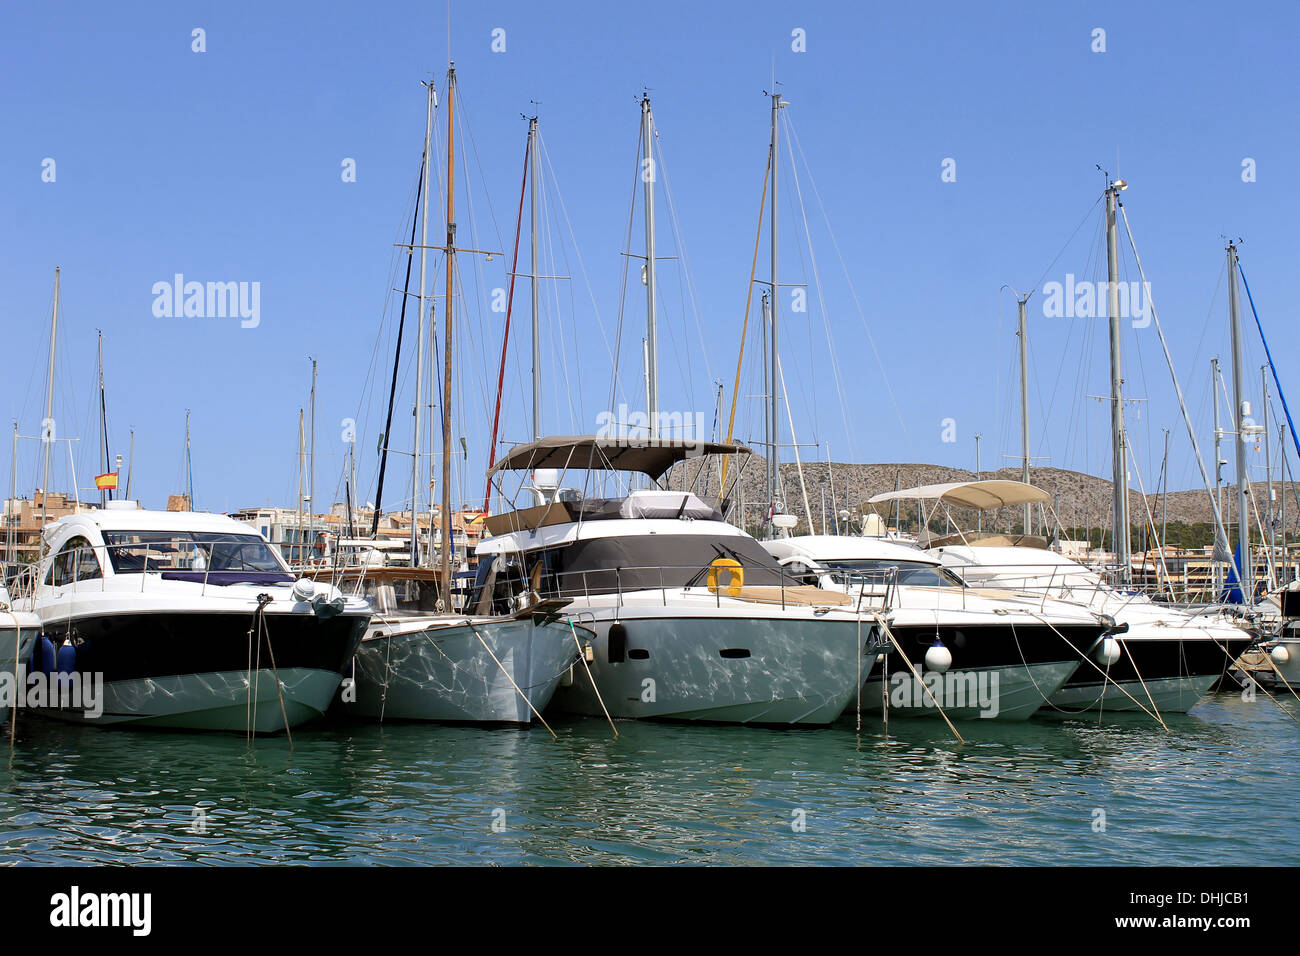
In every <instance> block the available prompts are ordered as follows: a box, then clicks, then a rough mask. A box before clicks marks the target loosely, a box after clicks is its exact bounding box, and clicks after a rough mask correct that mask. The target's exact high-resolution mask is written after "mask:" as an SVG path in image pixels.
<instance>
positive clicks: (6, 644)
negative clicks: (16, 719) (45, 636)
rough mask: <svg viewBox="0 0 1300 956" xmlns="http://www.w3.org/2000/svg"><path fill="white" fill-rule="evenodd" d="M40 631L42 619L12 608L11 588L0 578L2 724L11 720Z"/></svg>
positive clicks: (0, 694)
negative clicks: (27, 664)
mask: <svg viewBox="0 0 1300 956" xmlns="http://www.w3.org/2000/svg"><path fill="white" fill-rule="evenodd" d="M40 632H41V619H40V618H39V617H37V616H36V615H35V614H32V613H31V612H30V611H19V610H15V609H14V607H13V601H12V600H11V598H10V594H9V588H8V586H7V584H6V582H5V581H4V580H2V579H0V724H2V723H4V722H5V721H6V720H8V719H9V712H10V710H11V709H12V708H13V707H14V705H15V704H17V703H18V702H19V701H20V699H21V695H22V692H21V690H20V687H22V686H23V685H25V683H26V675H25V664H26V661H27V658H28V657H29V656H30V655H31V652H32V647H33V646H35V644H36V638H37V635H39V634H40Z"/></svg>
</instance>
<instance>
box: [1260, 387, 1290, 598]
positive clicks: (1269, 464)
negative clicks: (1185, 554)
mask: <svg viewBox="0 0 1300 956" xmlns="http://www.w3.org/2000/svg"><path fill="white" fill-rule="evenodd" d="M1259 377H1260V381H1261V384H1262V385H1263V388H1262V390H1261V393H1260V394H1261V397H1262V398H1263V400H1264V404H1263V406H1262V407H1263V411H1264V420H1263V421H1262V422H1261V425H1262V426H1263V429H1264V472H1265V474H1266V475H1267V477H1268V507H1267V508H1266V509H1265V512H1264V514H1265V521H1266V522H1267V524H1266V527H1267V528H1268V566H1269V567H1270V568H1272V567H1273V556H1274V550H1275V549H1276V548H1277V529H1276V527H1275V526H1274V524H1273V449H1272V448H1270V447H1269V441H1270V440H1271V439H1270V438H1269V434H1268V414H1269V403H1268V366H1267V365H1261V366H1260V368H1259ZM1284 500H1285V496H1284ZM1271 583H1272V584H1273V586H1276V585H1277V583H1278V582H1277V580H1276V578H1275V579H1274V580H1273V581H1272V582H1271Z"/></svg>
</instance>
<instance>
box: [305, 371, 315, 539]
mask: <svg viewBox="0 0 1300 956" xmlns="http://www.w3.org/2000/svg"><path fill="white" fill-rule="evenodd" d="M310 402H311V416H310V418H309V422H310V425H311V432H310V433H309V434H310V436H311V438H310V444H309V445H308V448H309V451H308V454H307V540H308V541H309V542H310V543H311V544H312V545H313V546H314V545H315V544H316V507H317V504H316V360H315V359H312V360H311V397H310Z"/></svg>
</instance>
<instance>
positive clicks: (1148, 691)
mask: <svg viewBox="0 0 1300 956" xmlns="http://www.w3.org/2000/svg"><path fill="white" fill-rule="evenodd" d="M1120 644H1121V646H1123V648H1124V650H1125V651H1126V652H1127V653H1128V660H1129V663H1130V664H1132V665H1133V673H1134V674H1137V679H1138V683H1139V684H1141V685H1142V689H1143V690H1144V691H1146V695H1147V700H1149V701H1151V708H1152V709H1153V710H1155V707H1156V700H1155V698H1154V697H1152V696H1151V688H1149V687H1147V682H1146V681H1145V680H1143V679H1142V672H1141V671H1140V670H1138V664H1137V658H1136V657H1134V656H1133V648H1131V647H1129V646H1128V643H1127V642H1125V641H1120ZM1179 650H1182V648H1181V646H1180V647H1179ZM1104 702H1105V701H1104V700H1103V703H1104ZM1097 723H1101V715H1100V714H1098V715H1097ZM1160 724H1161V726H1163V727H1164V728H1165V730H1168V729H1169V728H1168V727H1167V726H1165V722H1164V721H1163V720H1162V721H1160Z"/></svg>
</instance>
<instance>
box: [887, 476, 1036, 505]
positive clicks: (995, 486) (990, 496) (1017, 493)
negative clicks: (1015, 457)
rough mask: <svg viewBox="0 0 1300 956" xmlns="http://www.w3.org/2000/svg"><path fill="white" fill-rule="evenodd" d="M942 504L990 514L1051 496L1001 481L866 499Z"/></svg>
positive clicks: (955, 484)
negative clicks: (940, 502) (1010, 506)
mask: <svg viewBox="0 0 1300 956" xmlns="http://www.w3.org/2000/svg"><path fill="white" fill-rule="evenodd" d="M918 499H921V500H924V501H943V502H946V503H947V504H950V505H955V506H956V507H959V508H974V509H975V510H976V511H990V510H992V509H993V508H1001V507H1002V506H1003V505H1029V504H1037V503H1039V502H1042V501H1051V500H1052V496H1051V495H1049V494H1048V493H1047V492H1046V491H1043V490H1042V489H1041V488H1035V487H1034V486H1033V485H1027V484H1025V483H1024V482H1023V481H1010V480H1007V479H1004V478H987V479H985V480H983V481H953V482H949V483H947V484H942V485H920V486H919V487H916V488H904V489H903V490H902V491H887V492H885V493H884V494H880V495H876V496H875V497H874V498H870V499H868V503H869V504H876V503H877V502H881V501H916V500H918Z"/></svg>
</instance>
